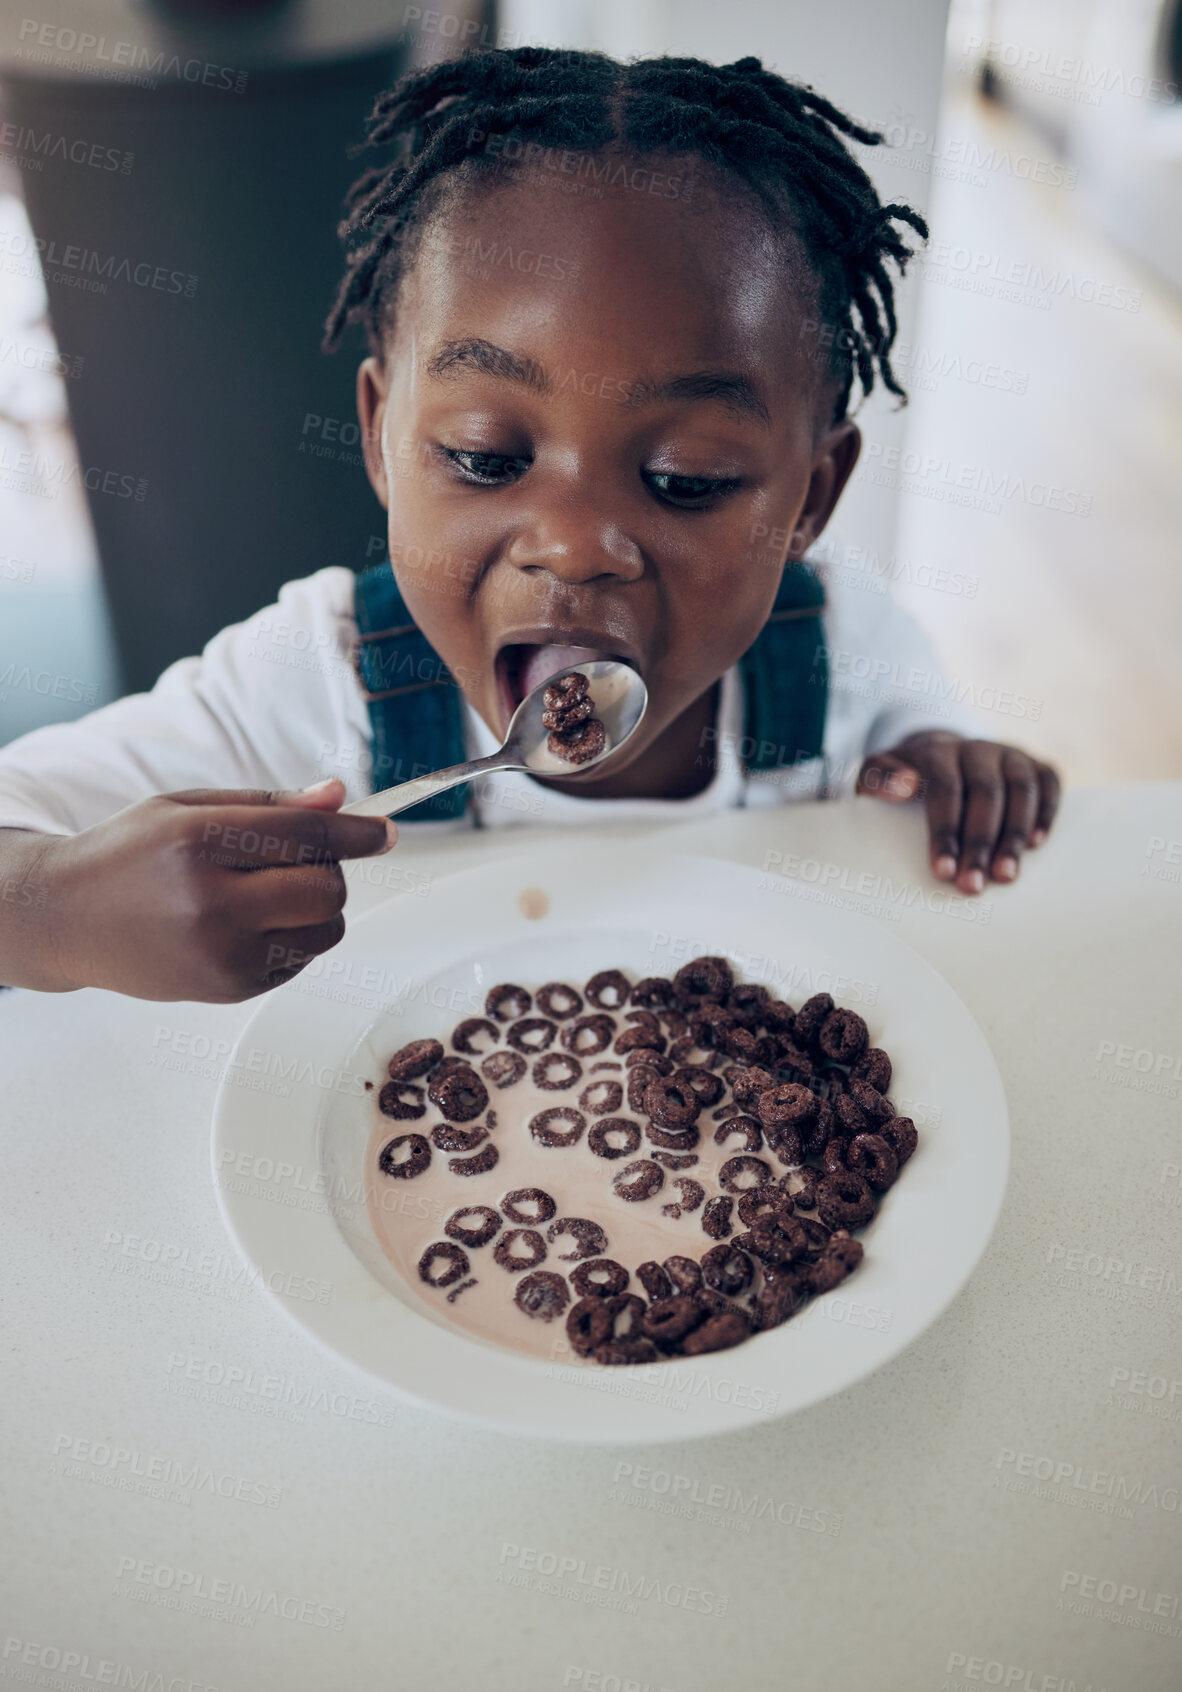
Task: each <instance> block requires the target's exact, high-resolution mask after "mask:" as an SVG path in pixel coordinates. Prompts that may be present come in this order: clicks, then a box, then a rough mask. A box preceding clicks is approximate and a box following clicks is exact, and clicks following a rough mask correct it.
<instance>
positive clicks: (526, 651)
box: [496, 631, 640, 730]
mask: <svg viewBox="0 0 1182 1692" xmlns="http://www.w3.org/2000/svg"><path fill="white" fill-rule="evenodd" d="M580 632H582V631H580ZM596 658H600V659H611V660H614V661H615V662H617V663H621V664H630V665H631V666H632V668H633V669H634V670H639V668H640V665H639V664H638V663H637V661H636V659H635V657H634V656H633V655H632V654H631V653H628V652H621V651H620V650H619V649H618V648H615V647H611V646H608V645H606V644H605V645H603V646H576V645H574V644H573V643H572V644H569V645H568V644H566V643H564V642H561V641H556V640H548V641H542V640H538V641H513V642H510V643H509V644H507V645H505V646H502V647H501V649H500V651H499V652H498V653H497V657H496V680H497V697H498V699H499V701H500V705H501V710H502V712H503V715H504V726H505V728H506V730H507V729H508V726H509V719H510V718H511V717H512V715H513V713H514V711H516V709H517V707H518V706H519V705H520V704H521V701H522V700H523V699H524V698H525V697H526V695H527V694H530V693H532V692H533V690H534V689H535V688H536V687H541V686H542V684H543V682H547V681H549V679H550V677H551V676H557V675H561V674H562V672H563V671H564V670H569V669H570V668H571V667H572V665H575V664H588V663H590V662H591V661H592V660H593V659H596Z"/></svg>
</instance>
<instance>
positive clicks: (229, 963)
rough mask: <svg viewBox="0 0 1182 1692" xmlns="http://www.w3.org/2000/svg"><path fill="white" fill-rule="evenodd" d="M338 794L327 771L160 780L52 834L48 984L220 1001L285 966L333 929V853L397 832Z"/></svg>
mask: <svg viewBox="0 0 1182 1692" xmlns="http://www.w3.org/2000/svg"><path fill="white" fill-rule="evenodd" d="M344 797H345V788H344V783H343V782H340V781H336V780H333V781H331V782H323V783H321V784H319V785H318V786H317V787H314V788H309V789H306V790H305V791H304V792H303V793H261V792H234V791H231V792H224V793H222V792H212V791H204V790H200V791H194V792H189V793H168V794H164V795H163V796H161V797H159V798H155V799H145V800H143V801H142V802H141V803H140V804H138V805H131V806H129V807H128V808H127V810H125V811H120V812H119V813H118V815H116V816H113V817H110V818H108V819H107V821H106V822H103V823H99V824H98V825H97V826H96V827H94V828H89V829H87V830H86V831H85V832H84V833H82V834H77V835H74V836H72V837H70V838H68V839H58V838H53V839H52V842H51V844H50V845H49V846H48V847H47V849H46V850H45V851H44V853H43V854H42V855H41V857H40V860H39V865H38V873H39V874H40V875H41V877H42V878H43V880H44V881H45V883H46V884H47V886H48V891H49V897H48V899H47V901H46V905H45V918H44V920H45V925H46V928H47V930H48V943H49V947H50V950H51V955H52V961H53V964H54V966H55V972H56V982H55V984H56V985H60V986H62V987H107V988H110V989H112V990H113V991H115V992H117V993H128V994H131V995H132V997H134V998H137V999H201V1000H206V1001H208V1002H212V1003H214V1004H227V1003H231V1004H232V1003H236V1002H238V1001H239V1000H241V999H250V998H253V997H254V996H255V995H256V994H258V993H263V992H265V991H266V990H267V989H268V988H269V987H275V986H278V985H279V983H280V982H282V981H287V980H289V979H290V978H291V977H292V976H293V975H296V974H298V972H299V971H300V970H301V969H303V968H304V966H305V965H306V964H308V963H310V962H311V961H312V959H313V958H314V957H316V956H317V955H318V954H319V953H321V952H326V951H328V950H329V948H330V947H332V946H335V945H336V944H337V942H338V941H339V940H340V938H341V936H342V935H343V934H344V932H345V919H344V917H343V916H342V914H341V907H342V906H343V904H344V903H345V879H344V876H343V875H342V873H341V868H340V860H341V859H342V858H367V857H370V856H372V855H374V854H375V853H378V852H385V851H387V850H388V849H389V848H390V846H392V845H393V844H394V840H395V839H396V838H397V830H396V829H395V827H394V825H393V823H390V824H387V820H386V818H384V817H355V816H338V815H337V814H336V813H337V810H338V808H339V806H340V805H341V803H342V802H343V800H344Z"/></svg>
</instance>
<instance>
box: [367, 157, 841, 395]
mask: <svg viewBox="0 0 1182 1692" xmlns="http://www.w3.org/2000/svg"><path fill="white" fill-rule="evenodd" d="M670 180H674V181H676V178H674V177H673V176H672V171H671V170H670V169H669V168H668V167H666V166H661V165H658V164H652V163H648V164H646V167H644V168H643V169H642V168H641V167H636V168H634V170H633V171H632V173H631V177H630V180H629V182H628V183H626V184H623V185H616V186H614V187H608V188H605V189H602V190H601V191H600V192H598V193H571V192H564V191H562V189H561V187H556V186H554V185H551V184H549V183H546V182H542V183H540V184H539V183H536V182H534V181H531V180H529V179H516V180H515V179H514V178H513V177H506V178H500V179H494V180H493V181H491V182H488V183H483V184H482V183H480V182H477V183H476V184H473V185H467V186H466V187H465V190H464V191H463V192H462V193H461V194H460V195H456V196H450V197H449V200H448V201H447V202H446V203H445V204H444V206H442V207H441V208H440V210H439V211H438V213H436V215H435V216H433V217H432V219H431V221H430V223H429V225H428V226H427V227H426V228H425V229H424V231H423V239H422V242H421V244H420V246H419V250H418V254H417V256H416V260H415V264H414V267H413V272H412V274H411V276H409V277H408V278H407V282H408V286H407V288H406V289H405V290H404V293H403V299H402V304H401V310H400V313H399V315H400V316H401V315H403V313H405V314H406V315H407V316H408V317H412V318H413V320H414V323H415V329H416V334H415V341H416V346H417V350H418V355H419V357H420V359H426V358H428V357H431V356H434V353H435V351H436V350H437V347H438V345H439V344H442V343H444V342H447V341H450V340H451V339H453V338H454V337H455V336H456V334H457V333H459V332H463V333H465V334H469V333H473V332H476V333H484V332H485V329H486V328H491V327H493V326H495V327H497V329H498V331H499V333H498V334H497V335H494V334H491V333H490V334H489V337H488V338H490V339H497V340H498V341H499V344H505V342H504V339H503V335H504V334H505V333H508V334H509V335H510V336H511V337H512V338H516V339H517V340H518V341H520V340H521V339H522V337H523V336H525V337H527V338H530V339H533V340H535V341H538V342H550V343H552V344H558V343H564V344H567V345H578V346H579V347H580V348H582V349H583V352H584V356H585V357H586V358H588V359H593V360H598V361H599V362H600V363H609V364H610V368H611V370H612V372H613V373H615V374H621V375H623V374H627V375H630V376H635V375H637V374H638V373H640V372H641V371H645V370H657V369H661V370H663V369H667V368H671V367H672V366H673V365H675V364H678V363H686V362H687V361H688V362H689V363H690V364H693V363H697V364H710V363H719V362H726V363H734V362H735V361H739V362H746V363H748V364H749V365H751V366H753V367H754V368H755V369H757V370H760V371H766V369H767V367H768V364H769V361H774V364H775V365H776V367H777V368H783V367H784V365H785V364H786V363H788V362H793V349H799V348H800V347H802V346H804V345H805V344H807V342H808V340H809V337H808V336H807V335H803V334H802V323H803V322H804V321H805V320H807V319H809V318H811V317H813V316H815V302H814V298H813V295H814V291H815V290H814V287H813V285H812V278H811V276H810V275H809V273H808V270H807V267H806V266H803V265H802V264H801V262H800V259H799V250H798V248H797V247H796V243H795V240H794V238H793V237H792V236H791V234H790V232H789V231H787V230H785V231H784V232H783V234H782V236H781V235H778V234H777V233H776V232H775V231H773V230H772V228H771V226H770V225H769V223H768V221H767V219H766V217H765V216H763V215H762V214H761V211H760V207H759V204H758V202H757V201H756V200H755V198H754V196H753V195H751V194H750V191H748V190H745V189H744V186H743V185H742V184H739V183H736V184H735V185H734V189H733V191H732V190H730V189H729V188H728V184H727V181H726V180H725V179H724V181H723V182H721V183H719V182H718V181H713V180H710V179H708V178H707V179H703V177H702V176H701V175H699V176H698V178H697V180H696V182H695V183H694V189H693V192H692V193H690V194H681V193H672V192H669V191H668V189H669V183H670ZM682 180H683V181H684V180H685V173H684V167H683V172H682ZM654 181H655V182H656V184H657V189H658V191H657V192H653V191H652V184H653V182H654ZM811 339H812V340H813V341H815V339H816V337H815V336H814V337H812V338H811Z"/></svg>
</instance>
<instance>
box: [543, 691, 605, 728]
mask: <svg viewBox="0 0 1182 1692" xmlns="http://www.w3.org/2000/svg"><path fill="white" fill-rule="evenodd" d="M594 710H595V706H594V705H593V704H592V702H591V700H590V699H589V698H588V696H587V695H586V694H584V695H583V697H582V698H581V699H572V700H571V702H570V704H569V705H559V706H557V707H556V708H555V709H554V710H553V711H543V712H542V727H543V728H548V729H557V730H558V731H559V732H560V733H562V732H564V731H565V730H566V729H572V728H577V727H578V726H579V724H580V723H585V722H586V721H587V719H588V717H590V716H591V715H592V713H593V712H594Z"/></svg>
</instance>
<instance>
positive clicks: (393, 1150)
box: [378, 1134, 431, 1181]
mask: <svg viewBox="0 0 1182 1692" xmlns="http://www.w3.org/2000/svg"><path fill="white" fill-rule="evenodd" d="M403 1146H405V1147H406V1155H405V1156H402V1155H401V1153H402V1148H403ZM430 1161H431V1148H430V1146H429V1145H428V1144H427V1142H426V1140H424V1138H423V1136H422V1135H421V1134H399V1135H398V1137H397V1139H394V1140H388V1141H387V1142H386V1144H385V1145H384V1146H383V1147H382V1151H381V1156H380V1157H379V1158H378V1168H379V1169H380V1170H381V1172H382V1174H383V1175H393V1176H394V1177H395V1178H396V1179H397V1180H399V1181H413V1180H414V1178H415V1176H416V1175H421V1174H422V1173H423V1170H424V1169H426V1167H427V1165H428V1164H429V1163H430Z"/></svg>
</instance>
